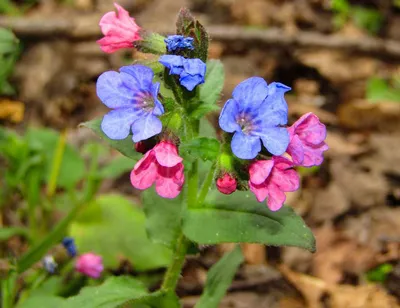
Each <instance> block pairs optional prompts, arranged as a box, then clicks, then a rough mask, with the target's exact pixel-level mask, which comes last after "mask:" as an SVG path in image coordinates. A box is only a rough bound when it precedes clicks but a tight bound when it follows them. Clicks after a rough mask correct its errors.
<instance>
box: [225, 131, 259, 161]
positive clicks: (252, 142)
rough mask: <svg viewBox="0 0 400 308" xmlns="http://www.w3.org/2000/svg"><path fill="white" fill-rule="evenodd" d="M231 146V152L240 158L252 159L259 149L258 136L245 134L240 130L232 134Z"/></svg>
mask: <svg viewBox="0 0 400 308" xmlns="http://www.w3.org/2000/svg"><path fill="white" fill-rule="evenodd" d="M231 148H232V152H233V154H235V155H236V156H237V157H239V158H241V159H253V158H255V157H256V156H257V154H258V153H259V152H260V151H261V142H260V138H259V137H257V136H251V135H245V134H243V133H242V132H241V131H239V132H236V133H235V134H234V135H233V138H232V142H231Z"/></svg>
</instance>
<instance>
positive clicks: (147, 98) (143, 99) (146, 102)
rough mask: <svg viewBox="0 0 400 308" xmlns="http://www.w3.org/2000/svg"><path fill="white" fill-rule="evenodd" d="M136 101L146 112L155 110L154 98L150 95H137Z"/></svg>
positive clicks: (141, 93)
mask: <svg viewBox="0 0 400 308" xmlns="http://www.w3.org/2000/svg"><path fill="white" fill-rule="evenodd" d="M135 100H136V102H137V105H138V107H139V108H141V109H142V110H144V111H146V112H151V111H153V109H154V98H153V96H152V95H151V94H150V93H143V92H140V93H138V94H136V97H135Z"/></svg>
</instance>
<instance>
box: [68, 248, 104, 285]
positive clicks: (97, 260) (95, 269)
mask: <svg viewBox="0 0 400 308" xmlns="http://www.w3.org/2000/svg"><path fill="white" fill-rule="evenodd" d="M75 269H76V270H77V271H78V272H80V273H82V274H84V275H86V276H89V277H92V278H95V279H96V278H99V277H100V275H101V272H102V271H103V269H104V267H103V259H102V257H101V256H98V255H96V254H94V253H91V252H89V253H85V254H83V255H80V256H79V257H78V259H77V260H76V263H75Z"/></svg>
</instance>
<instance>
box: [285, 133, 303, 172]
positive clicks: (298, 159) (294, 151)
mask: <svg viewBox="0 0 400 308" xmlns="http://www.w3.org/2000/svg"><path fill="white" fill-rule="evenodd" d="M286 152H287V153H288V154H289V155H290V156H291V157H292V160H293V163H295V164H296V165H300V164H302V163H303V160H304V149H303V143H302V142H301V140H300V138H299V136H297V135H294V136H293V137H292V139H291V140H290V143H289V145H288V147H287V149H286Z"/></svg>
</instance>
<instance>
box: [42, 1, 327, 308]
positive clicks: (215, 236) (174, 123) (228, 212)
mask: <svg viewBox="0 0 400 308" xmlns="http://www.w3.org/2000/svg"><path fill="white" fill-rule="evenodd" d="M115 6H116V8H117V12H109V13H107V14H105V15H104V16H103V17H102V19H101V21H100V27H101V30H102V32H103V34H104V37H103V38H102V39H100V40H99V41H98V43H99V45H100V46H101V49H102V50H103V51H104V52H106V53H112V52H115V51H117V50H119V49H121V48H136V49H138V50H139V51H141V52H145V53H150V54H153V56H151V57H149V59H151V60H146V61H135V62H134V63H133V64H131V65H127V66H123V67H121V68H120V69H119V70H118V71H108V72H105V73H103V74H102V75H101V76H100V77H99V78H98V80H97V85H96V87H97V95H98V97H99V99H100V101H101V102H102V103H103V104H104V105H105V106H107V107H108V108H109V111H108V112H107V113H106V114H105V115H104V116H103V117H101V118H99V119H94V120H91V121H89V122H86V123H83V124H82V126H84V127H87V128H89V129H91V130H93V131H94V132H95V133H96V134H97V135H98V136H99V137H100V138H102V139H103V140H104V141H105V142H106V143H108V145H109V146H111V147H112V148H114V149H116V150H118V151H119V152H121V153H122V154H123V155H125V156H126V157H128V158H130V159H132V161H131V166H132V171H131V173H130V182H131V184H132V186H133V187H134V188H136V189H138V190H141V191H142V193H141V198H142V204H143V208H144V213H145V216H146V222H145V225H146V231H147V235H148V237H149V238H150V240H151V241H153V243H154V244H157V245H161V246H164V247H163V248H164V249H166V250H167V251H168V252H169V253H168V254H167V255H168V256H169V257H168V262H167V264H166V265H167V270H166V272H165V275H164V277H163V281H162V283H161V285H160V287H159V289H158V290H157V291H155V292H153V293H149V292H148V290H147V289H146V288H145V287H144V286H143V284H142V283H141V282H139V281H138V280H137V279H135V278H133V277H128V276H121V277H110V278H108V279H107V280H106V281H105V282H104V283H103V284H101V285H99V286H92V287H85V288H83V289H82V290H81V291H80V292H79V294H77V295H75V296H73V297H70V298H68V299H64V298H60V297H54V298H52V300H54V304H53V307H54V306H55V305H56V304H57V305H60V306H62V307H116V306H119V305H122V306H124V307H168V308H171V307H172V308H173V307H180V304H179V300H178V298H177V296H176V295H175V289H176V287H177V283H178V280H179V278H180V275H181V271H182V267H183V265H184V263H185V257H186V255H188V254H189V253H193V251H196V250H197V248H198V246H199V245H213V244H220V243H260V244H264V245H273V246H284V245H285V246H297V247H301V248H304V249H307V250H309V251H311V252H313V251H315V239H314V236H313V234H312V232H311V231H310V229H309V228H308V227H307V226H306V225H305V223H304V221H303V220H302V219H301V217H299V216H298V215H297V214H296V213H295V212H294V211H293V209H292V208H290V206H287V205H284V202H285V200H286V195H285V193H286V192H293V191H295V190H297V189H299V186H300V177H299V175H298V172H297V171H296V168H297V167H302V168H304V167H313V166H318V165H320V164H321V163H322V161H323V152H324V151H326V150H327V149H328V146H327V145H326V143H325V137H326V128H325V126H324V125H323V124H321V123H320V121H319V119H318V117H317V116H316V115H314V114H312V113H307V114H305V115H303V116H302V117H301V118H300V119H298V120H297V121H296V122H295V123H294V124H293V125H292V126H288V105H287V103H286V101H285V93H286V92H288V91H290V87H288V86H286V85H284V84H282V83H279V82H270V83H267V82H266V81H265V80H264V79H263V78H261V77H251V78H248V79H246V80H243V81H242V82H241V83H239V84H238V85H237V86H236V88H235V89H234V91H233V93H232V95H231V97H230V98H229V99H228V100H227V101H226V102H225V103H224V104H223V107H222V110H221V111H220V115H219V121H218V125H219V128H220V130H219V131H220V133H218V134H217V133H216V131H215V130H214V128H213V127H212V126H211V125H210V124H209V122H208V121H207V120H206V117H207V115H209V114H210V113H215V112H216V111H219V109H220V107H219V106H220V104H218V102H219V100H220V98H221V91H222V88H223V83H224V67H223V65H222V63H221V62H220V61H218V60H210V59H208V44H209V36H208V34H207V32H206V29H205V28H204V27H203V26H202V25H201V24H200V23H199V22H198V21H197V20H196V19H195V18H194V17H193V16H192V15H191V14H190V12H189V11H188V10H186V9H182V10H181V11H180V12H179V15H178V20H177V23H176V26H177V31H176V34H175V35H171V36H168V37H163V36H161V35H159V34H156V33H151V32H149V31H147V30H144V29H142V28H141V27H140V26H138V25H137V24H136V23H135V20H134V19H133V18H131V17H130V16H129V14H128V12H127V11H125V10H124V9H123V8H122V7H120V6H119V5H117V4H116V5H115ZM105 206H107V204H105ZM112 211H113V209H112V208H110V209H109V212H110V213H112ZM110 216H112V214H110ZM125 227H126V228H128V226H125ZM125 227H124V226H123V225H121V226H120V229H121V230H123V229H124V228H125ZM127 230H128V229H127ZM76 235H78V233H77V234H76ZM104 236H105V237H106V236H107V232H106V231H105V232H104ZM76 240H77V241H79V238H77V236H76ZM66 242H67V243H70V242H71V241H70V240H69V239H67V240H66ZM132 249H135V250H146V247H134V248H132ZM72 251H75V250H74V249H72ZM160 251H161V250H160ZM149 256H150V255H149ZM242 261H243V256H242V253H241V250H240V246H237V247H236V248H235V249H234V250H233V251H231V252H230V253H228V254H227V255H225V256H224V257H223V258H222V259H221V260H220V261H219V262H218V263H217V264H215V265H214V266H213V267H212V268H211V270H210V271H209V273H208V276H207V282H206V285H205V288H204V293H203V295H202V297H201V299H200V301H199V302H198V303H197V305H196V307H197V308H212V307H218V304H219V301H220V300H221V299H222V297H223V296H224V294H225V292H226V290H227V289H228V287H229V285H230V283H231V282H232V279H233V277H234V274H235V272H236V270H237V268H238V267H239V266H240V264H241V262H242ZM78 263H79V268H78V270H79V271H80V272H81V273H84V274H86V275H88V276H90V277H93V278H97V277H99V276H101V272H102V271H103V266H102V264H101V258H99V257H98V256H96V255H82V256H80V259H79V260H78ZM42 304H43V303H42Z"/></svg>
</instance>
